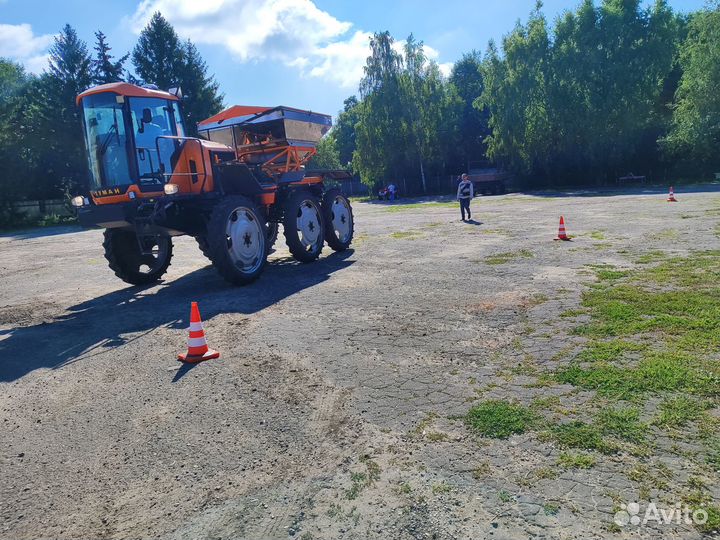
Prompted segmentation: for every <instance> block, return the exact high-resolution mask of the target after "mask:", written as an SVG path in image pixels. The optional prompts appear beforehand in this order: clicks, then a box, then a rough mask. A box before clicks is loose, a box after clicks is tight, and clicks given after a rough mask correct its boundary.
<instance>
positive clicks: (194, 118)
mask: <svg viewBox="0 0 720 540" xmlns="http://www.w3.org/2000/svg"><path fill="white" fill-rule="evenodd" d="M182 53H183V55H182V65H181V67H180V71H179V73H178V81H179V84H180V86H181V87H182V92H183V96H184V97H185V100H184V102H183V105H184V107H183V109H184V111H185V126H186V128H187V130H188V132H189V133H190V134H193V135H194V134H195V133H196V126H197V123H198V122H200V121H201V120H204V119H205V118H208V117H210V116H212V115H214V114H217V113H219V112H220V111H221V110H222V108H223V95H222V94H220V93H219V86H218V83H217V81H215V77H213V76H212V75H210V76H208V74H207V69H208V68H207V64H206V63H205V61H204V60H203V59H202V57H201V56H200V53H199V52H198V50H197V47H195V45H194V44H193V43H192V42H191V41H190V40H187V41H186V42H184V43H183V44H182Z"/></svg>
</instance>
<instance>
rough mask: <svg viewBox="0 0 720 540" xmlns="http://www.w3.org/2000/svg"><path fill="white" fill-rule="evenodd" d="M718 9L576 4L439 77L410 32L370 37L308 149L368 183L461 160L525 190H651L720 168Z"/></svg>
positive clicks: (419, 185)
mask: <svg viewBox="0 0 720 540" xmlns="http://www.w3.org/2000/svg"><path fill="white" fill-rule="evenodd" d="M719 149H720V4H718V3H717V2H715V3H714V4H712V5H708V7H706V8H705V9H703V10H700V11H698V12H695V13H692V14H689V15H683V14H679V13H676V12H674V11H673V10H672V9H671V8H670V7H669V6H668V4H667V2H665V1H664V0H657V1H656V2H655V3H654V4H653V5H652V6H650V7H648V8H643V7H642V6H641V3H640V2H639V1H638V0H604V1H602V2H601V3H600V4H599V5H595V4H594V2H593V1H592V0H584V1H583V2H582V3H581V4H580V5H579V6H578V8H577V9H575V10H574V11H566V12H565V13H563V14H562V15H561V16H560V17H558V18H557V19H556V20H555V21H554V23H553V24H552V25H550V24H548V22H547V20H546V18H545V17H544V15H543V13H542V4H541V3H540V2H538V4H537V5H536V7H535V9H534V10H533V11H532V12H531V14H530V16H529V18H528V19H527V21H526V22H524V23H522V22H518V23H517V25H516V26H515V27H514V28H513V29H512V31H510V32H509V33H508V34H507V35H505V36H504V37H503V39H502V42H501V44H500V46H499V47H498V45H497V44H496V43H494V42H492V41H491V42H490V43H489V45H488V47H487V50H486V52H485V54H484V55H481V54H480V53H478V52H477V51H472V52H470V53H468V54H466V55H464V56H463V57H462V58H461V59H460V60H459V61H458V62H456V63H455V64H454V66H453V67H452V71H451V73H450V75H449V77H447V78H444V77H442V76H441V74H440V72H439V69H438V66H437V65H436V63H435V62H432V61H429V60H428V59H427V58H426V57H425V55H424V51H423V45H422V43H421V42H418V41H417V40H416V39H415V38H414V37H413V36H410V37H409V38H408V39H407V41H406V42H405V43H404V44H402V46H399V45H398V44H397V43H395V42H394V41H393V39H392V37H391V36H390V35H389V34H388V33H387V32H383V33H377V34H375V35H374V36H373V37H372V39H371V56H370V57H369V58H368V60H367V64H366V66H365V71H364V78H363V80H362V82H361V84H360V88H359V99H358V98H355V97H351V98H349V99H347V100H346V101H345V105H344V109H343V110H342V111H341V112H340V114H339V116H338V120H337V122H336V126H335V127H334V129H333V130H332V132H331V134H330V137H328V138H327V139H326V140H324V141H323V145H322V147H321V151H322V152H321V154H322V161H323V163H326V164H334V165H337V166H349V167H351V168H352V169H353V170H354V171H355V172H356V173H357V174H359V175H360V177H361V178H362V180H363V182H365V183H366V184H367V185H368V186H371V187H376V186H377V185H378V184H382V183H387V182H389V181H394V182H396V183H397V182H398V181H401V180H403V181H404V182H403V184H405V185H407V189H408V191H411V192H415V193H421V192H424V191H426V187H427V186H426V177H427V176H428V175H446V174H453V175H454V174H459V173H461V172H463V171H465V170H467V168H468V164H470V163H472V162H481V163H484V164H485V166H495V167H500V168H503V169H505V170H507V171H510V172H513V173H515V174H516V175H517V176H518V177H519V178H520V179H522V180H524V184H525V186H527V187H537V186H549V185H563V184H575V185H582V184H590V185H593V184H601V183H609V182H614V181H616V180H617V178H618V177H620V176H624V175H626V174H627V173H629V172H633V173H634V174H637V175H640V174H641V175H644V176H647V177H649V178H650V179H651V180H656V181H660V180H668V181H670V180H671V179H672V178H675V179H677V178H676V175H680V176H682V177H684V178H707V175H708V174H711V173H714V172H718V171H720V151H719Z"/></svg>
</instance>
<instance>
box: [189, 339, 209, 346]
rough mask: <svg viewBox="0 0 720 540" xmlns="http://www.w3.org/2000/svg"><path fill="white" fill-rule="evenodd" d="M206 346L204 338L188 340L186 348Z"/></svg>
mask: <svg viewBox="0 0 720 540" xmlns="http://www.w3.org/2000/svg"><path fill="white" fill-rule="evenodd" d="M203 345H207V341H206V340H205V338H204V337H196V338H188V347H202V346H203Z"/></svg>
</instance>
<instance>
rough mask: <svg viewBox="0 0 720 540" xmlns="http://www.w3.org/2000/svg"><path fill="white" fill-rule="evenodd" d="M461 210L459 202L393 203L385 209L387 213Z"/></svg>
mask: <svg viewBox="0 0 720 540" xmlns="http://www.w3.org/2000/svg"><path fill="white" fill-rule="evenodd" d="M456 207H457V208H459V203H458V202H457V201H430V202H419V203H408V204H403V203H398V202H396V203H393V204H392V205H389V206H387V207H386V208H385V211H386V212H390V213H396V212H412V211H414V210H423V209H427V208H456Z"/></svg>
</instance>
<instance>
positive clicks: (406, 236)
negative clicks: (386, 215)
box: [390, 231, 422, 240]
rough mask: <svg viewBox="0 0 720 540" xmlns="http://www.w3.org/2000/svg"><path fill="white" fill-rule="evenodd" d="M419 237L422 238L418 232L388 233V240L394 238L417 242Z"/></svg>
mask: <svg viewBox="0 0 720 540" xmlns="http://www.w3.org/2000/svg"><path fill="white" fill-rule="evenodd" d="M420 237H422V233H420V232H418V231H396V232H394V233H390V238H395V239H396V240H417V239H418V238H420Z"/></svg>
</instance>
